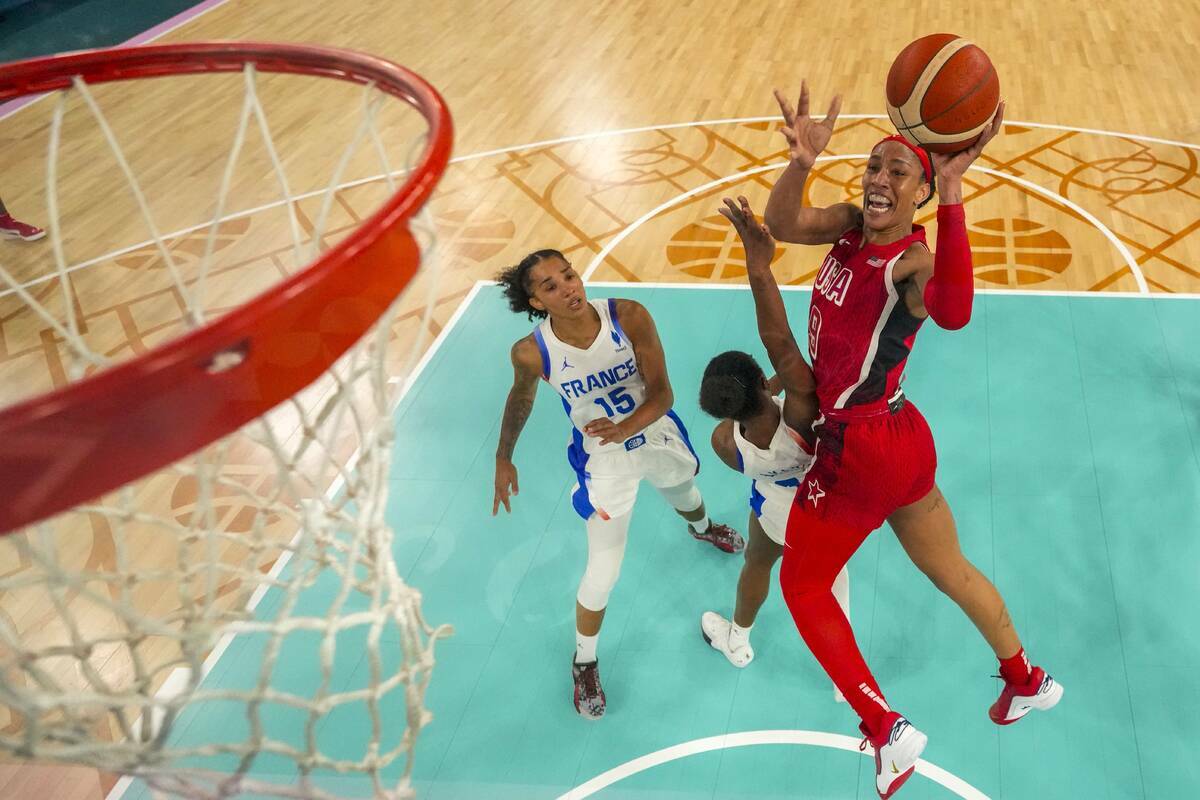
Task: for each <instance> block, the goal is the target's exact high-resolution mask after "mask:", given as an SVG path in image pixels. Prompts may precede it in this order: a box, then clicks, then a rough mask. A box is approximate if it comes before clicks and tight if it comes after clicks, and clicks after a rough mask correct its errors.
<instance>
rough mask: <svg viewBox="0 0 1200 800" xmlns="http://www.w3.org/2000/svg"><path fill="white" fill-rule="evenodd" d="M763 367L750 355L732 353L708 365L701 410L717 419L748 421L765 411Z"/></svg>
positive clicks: (704, 379) (703, 384) (701, 396)
mask: <svg viewBox="0 0 1200 800" xmlns="http://www.w3.org/2000/svg"><path fill="white" fill-rule="evenodd" d="M764 377H765V376H764V375H763V371H762V367H760V366H759V365H758V362H757V361H755V360H754V357H753V356H751V355H750V354H749V353H743V352H741V351H740V350H730V351H728V352H725V353H721V355H719V356H717V357H715V358H714V359H713V360H712V361H709V362H708V367H707V368H705V370H704V378H703V379H702V380H701V381H700V408H702V409H703V410H704V413H706V414H709V415H710V416H713V417H717V418H718V419H726V418H728V419H736V420H738V421H739V422H741V421H743V420H747V419H749V418H750V417H753V416H755V415H756V414H758V413H759V412H761V411H762V391H761V390H760V389H761V386H762V380H763V378H764Z"/></svg>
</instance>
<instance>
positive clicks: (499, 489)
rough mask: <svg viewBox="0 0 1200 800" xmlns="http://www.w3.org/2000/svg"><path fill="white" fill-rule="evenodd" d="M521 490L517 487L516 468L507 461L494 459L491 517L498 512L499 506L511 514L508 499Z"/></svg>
mask: <svg viewBox="0 0 1200 800" xmlns="http://www.w3.org/2000/svg"><path fill="white" fill-rule="evenodd" d="M520 493H521V489H520V487H519V486H518V485H517V467H516V465H515V464H513V463H512V462H511V461H508V460H507V459H500V458H497V459H496V495H495V497H494V498H493V499H492V516H493V517H494V516H496V514H497V513H498V512H499V511H500V504H501V503H503V504H504V510H505V511H507V512H508V513H510V514H511V513H512V507H511V506H509V504H508V499H509V497H511V496H512V495H516V494H520Z"/></svg>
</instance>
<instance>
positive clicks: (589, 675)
mask: <svg viewBox="0 0 1200 800" xmlns="http://www.w3.org/2000/svg"><path fill="white" fill-rule="evenodd" d="M571 676H572V678H573V679H574V681H575V710H576V711H578V712H579V716H581V717H583V718H584V719H600V718H601V717H603V716H604V709H605V706H606V703H605V698H604V688H603V687H602V686H601V685H600V662H598V661H589V662H588V663H586V664H576V663H575V662H574V661H573V660H572V662H571Z"/></svg>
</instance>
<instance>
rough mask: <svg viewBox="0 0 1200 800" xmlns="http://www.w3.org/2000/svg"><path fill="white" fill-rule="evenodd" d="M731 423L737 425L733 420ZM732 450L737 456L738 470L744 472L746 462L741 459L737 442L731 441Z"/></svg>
mask: <svg viewBox="0 0 1200 800" xmlns="http://www.w3.org/2000/svg"><path fill="white" fill-rule="evenodd" d="M733 424H734V425H737V423H736V422H735V423H733ZM733 452H735V453H737V457H738V472H745V471H746V462H744V461H742V449H741V448H740V447H738V446H737V442H734V443H733Z"/></svg>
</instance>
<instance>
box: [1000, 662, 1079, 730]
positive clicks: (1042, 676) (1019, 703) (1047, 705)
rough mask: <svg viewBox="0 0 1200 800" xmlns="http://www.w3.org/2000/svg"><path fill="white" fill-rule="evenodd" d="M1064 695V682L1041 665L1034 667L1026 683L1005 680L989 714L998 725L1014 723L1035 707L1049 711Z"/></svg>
mask: <svg viewBox="0 0 1200 800" xmlns="http://www.w3.org/2000/svg"><path fill="white" fill-rule="evenodd" d="M1062 696H1063V687H1062V684H1061V683H1058V682H1057V681H1055V680H1054V678H1051V677H1050V676H1049V675H1047V674H1046V673H1045V671H1044V670H1043V669H1042V668H1041V667H1034V668H1033V669H1032V670H1031V671H1030V673H1029V680H1028V681H1027V682H1025V683H1024V684H1016V683H1009V682H1008V681H1005V682H1004V689H1003V690H1002V691H1001V692H1000V699H999V700H997V701H996V702H994V703H992V707H991V708H989V709H988V716H989V717H991V718H992V722H994V723H996V724H997V725H1012V724H1013V723H1014V722H1016V721H1017V720H1019V719H1020V718H1021V717H1023V716H1025V715H1026V714H1028V713H1029V712H1030V711H1032V710H1033V709H1037V710H1038V711H1047V710H1049V709H1051V708H1054V707H1055V706H1056V705H1058V701H1059V700H1062Z"/></svg>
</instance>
